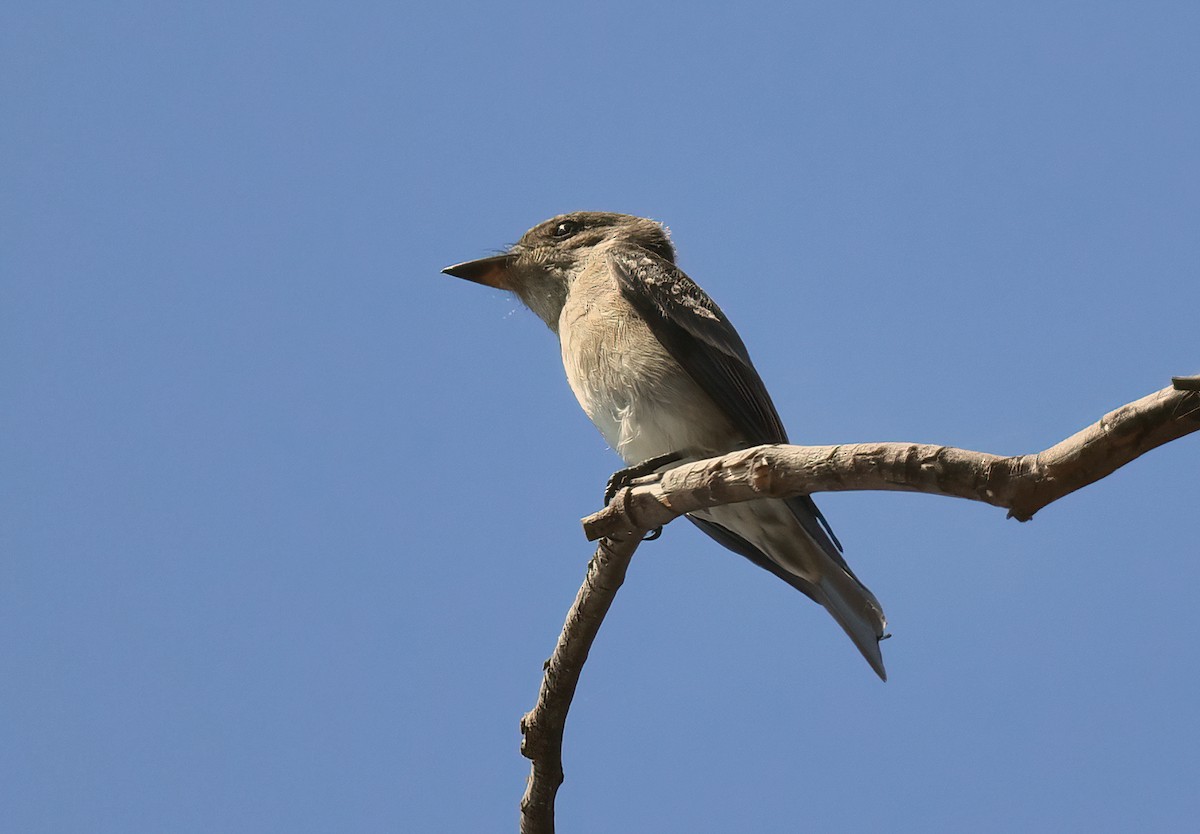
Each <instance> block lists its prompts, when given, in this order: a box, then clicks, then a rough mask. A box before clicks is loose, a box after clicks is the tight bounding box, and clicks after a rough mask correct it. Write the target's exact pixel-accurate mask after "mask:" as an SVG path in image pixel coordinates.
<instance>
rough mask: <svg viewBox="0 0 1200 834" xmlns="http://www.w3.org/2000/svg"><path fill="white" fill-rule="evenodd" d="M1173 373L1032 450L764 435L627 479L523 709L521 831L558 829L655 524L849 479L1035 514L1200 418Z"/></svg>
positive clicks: (596, 519) (1188, 380) (596, 520)
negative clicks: (606, 661) (577, 717)
mask: <svg viewBox="0 0 1200 834" xmlns="http://www.w3.org/2000/svg"><path fill="white" fill-rule="evenodd" d="M1172 383H1173V385H1172V387H1171V388H1164V389H1163V390H1161V391H1157V392H1155V393H1153V394H1151V395H1149V396H1147V397H1143V398H1142V399H1140V400H1137V401H1136V402H1132V403H1129V404H1128V405H1125V406H1122V407H1121V408H1118V409H1117V410H1116V411H1113V412H1111V413H1109V414H1106V415H1105V416H1104V417H1102V418H1101V419H1100V420H1099V422H1097V423H1094V424H1093V425H1091V426H1088V427H1087V428H1086V429H1084V430H1083V431H1080V432H1078V433H1076V434H1074V435H1072V436H1071V437H1068V438H1067V439H1066V440H1064V441H1062V442H1061V443H1057V444H1055V445H1054V446H1051V447H1050V448H1049V449H1046V450H1045V451H1042V452H1038V453H1036V454H1031V455H1018V456H1013V457H1003V456H999V455H991V454H987V453H984V452H972V451H967V450H965V449H956V448H953V447H950V446H930V445H924V444H917V443H856V444H853V445H844V446H756V447H754V448H752V449H745V450H742V451H738V452H733V453H731V454H727V455H723V456H721V457H718V458H711V459H709V460H702V461H696V462H694V463H688V464H684V465H682V466H677V467H675V468H673V469H669V470H667V471H666V472H663V473H661V474H656V475H650V476H647V477H645V478H639V479H637V480H636V481H634V483H633V485H632V486H629V487H626V488H624V489H621V490H620V491H619V492H617V494H616V495H615V496H614V497H613V499H612V501H611V502H610V503H609V505H608V506H607V507H605V508H604V509H603V510H601V511H600V512H598V513H595V514H593V515H591V516H588V517H587V518H585V519H584V520H583V526H584V531H585V532H586V533H587V536H588V539H589V540H591V541H595V540H596V539H602V540H601V542H600V546H599V548H598V549H597V550H596V554H595V555H594V556H593V557H592V561H591V563H590V564H589V565H588V573H587V578H586V579H585V580H584V583H583V587H581V588H580V589H579V594H578V595H577V596H576V598H575V604H574V605H572V606H571V610H570V612H568V614H567V621H566V623H565V624H564V625H563V630H562V634H561V635H559V638H558V645H557V646H556V647H555V649H554V654H553V656H552V657H551V658H550V660H548V661H547V662H546V675H545V678H544V679H543V680H542V687H541V691H540V692H539V693H538V701H537V705H536V706H534V708H533V710H531V711H530V712H529V713H528V714H527V715H526V716H525V717H524V718H523V719H522V720H521V732H522V733H523V734H524V737H525V738H524V742H523V743H522V745H521V752H522V753H523V754H524V755H525V756H526V757H527V758H529V759H530V760H532V762H533V768H532V773H531V775H530V778H529V784H528V786H527V788H526V791H525V796H524V798H523V799H522V800H521V832H522V834H552V832H553V831H554V796H555V794H556V792H557V791H558V787H559V785H561V784H562V781H563V770H562V738H563V728H564V725H565V723H566V718H567V711H568V710H569V709H570V706H571V699H572V698H573V697H574V694H575V686H576V684H577V683H578V682H579V675H580V672H581V671H582V669H583V664H584V661H586V660H587V655H588V651H589V650H590V649H591V646H592V642H593V640H595V638H596V634H597V632H598V631H599V630H600V625H601V623H602V622H603V620H604V616H605V614H606V613H607V612H608V609H609V606H610V605H611V604H612V600H613V597H614V596H615V595H616V592H617V589H618V588H620V587H621V583H622V582H623V581H624V579H625V571H626V568H627V567H628V566H629V561H630V559H631V558H632V557H633V552H634V550H635V549H636V548H637V545H638V543H639V542H640V541H641V538H642V536H643V535H644V533H645V532H646V531H647V530H651V529H653V528H655V527H659V526H661V525H663V524H666V523H667V522H669V521H671V520H672V519H674V518H678V517H679V516H681V515H683V514H684V513H689V512H693V511H695V510H700V509H704V508H706V507H713V506H717V505H720V504H731V503H736V502H738V501H750V500H753V499H756V498H786V497H788V496H792V495H801V494H807V493H813V492H829V491H844V490H903V491H908V492H924V493H928V494H930V495H946V496H952V497H957V498H968V499H971V500H973V501H983V502H984V503H987V504H991V505H993V506H996V507H1001V508H1004V509H1007V510H1008V515H1009V517H1011V518H1016V519H1018V520H1020V521H1028V520H1029V519H1031V518H1032V517H1033V515H1034V513H1036V512H1038V511H1039V510H1040V509H1042V508H1043V507H1045V506H1046V505H1047V504H1050V503H1051V502H1053V501H1056V500H1058V499H1059V498H1062V497H1063V496H1064V495H1067V494H1069V493H1071V492H1074V491H1075V490H1077V489H1080V488H1082V487H1085V486H1087V485H1088V484H1090V483H1094V482H1095V481H1098V480H1100V479H1101V478H1103V477H1105V476H1107V475H1110V474H1112V473H1113V472H1114V471H1116V470H1117V469H1119V468H1120V467H1122V466H1124V465H1125V464H1126V463H1129V461H1131V460H1133V459H1134V458H1136V457H1138V456H1140V455H1143V454H1145V453H1146V452H1148V451H1150V450H1151V449H1154V448H1156V447H1158V446H1161V445H1162V444H1164V443H1167V442H1169V441H1171V440H1175V439H1176V438H1179V437H1182V436H1184V435H1186V434H1190V433H1191V432H1194V431H1197V430H1200V376H1193V377H1174V378H1173V379H1172Z"/></svg>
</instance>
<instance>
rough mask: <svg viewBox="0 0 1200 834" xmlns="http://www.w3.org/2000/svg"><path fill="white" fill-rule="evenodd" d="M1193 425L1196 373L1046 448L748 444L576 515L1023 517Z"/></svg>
mask: <svg viewBox="0 0 1200 834" xmlns="http://www.w3.org/2000/svg"><path fill="white" fill-rule="evenodd" d="M1197 429H1200V377H1177V378H1176V380H1175V384H1174V386H1173V387H1171V388H1164V389H1162V390H1161V391H1157V392H1155V393H1153V394H1151V395H1149V396H1147V397H1143V398H1142V399H1140V400H1137V401H1136V402H1132V403H1130V404H1129V405H1125V406H1122V407H1121V408H1118V409H1117V410H1116V411H1113V412H1111V413H1109V414H1106V415H1104V417H1102V418H1100V421H1099V422H1097V423H1094V424H1092V425H1090V426H1088V427H1087V428H1086V429H1084V430H1083V431H1081V432H1078V433H1077V434H1074V435H1072V436H1071V437H1068V438H1067V439H1066V440H1064V441H1062V442H1061V443H1057V444H1055V445H1053V446H1051V447H1050V448H1049V449H1046V450H1045V451H1042V452H1038V453H1036V454H1031V455H1017V456H1013V457H1002V456H1000V455H990V454H987V453H985V452H972V451H968V450H966V449H956V448H954V447H951V446H930V445H925V444H918V443H855V444H852V445H843V446H755V447H754V448H751V449H743V450H741V451H738V452H733V453H730V454H727V455H723V456H721V457H718V458H710V459H708V460H701V461H696V462H694V463H687V464H683V465H682V466H677V467H675V468H673V469H668V470H667V471H666V472H663V473H660V474H655V475H649V476H646V477H644V478H639V479H637V480H636V481H634V484H633V486H632V487H626V488H625V489H623V490H621V491H620V492H618V493H617V494H616V495H615V496H614V497H613V500H612V502H611V503H610V504H609V505H608V506H607V507H605V508H604V509H603V510H601V511H600V512H598V513H595V514H593V515H590V516H588V517H587V518H585V519H584V520H583V529H584V532H585V533H586V534H587V537H588V539H589V540H593V541H594V540H595V539H597V538H600V537H601V536H610V535H633V534H635V533H636V531H638V530H649V529H653V528H655V527H659V526H661V525H663V524H666V523H667V522H668V521H671V520H672V519H674V518H678V517H679V516H681V515H683V514H684V513H690V512H694V511H696V510H702V509H705V508H707V507H714V506H717V505H720V504H733V503H737V502H739V501H750V500H753V499H755V498H787V497H790V496H793V495H805V494H809V493H813V492H841V491H847V490H892V491H895V490H901V491H906V492H924V493H927V494H929V495H946V496H950V497H954V498H968V499H970V500H972V501H982V502H984V503H985V504H991V505H992V506H995V507H1001V508H1003V509H1006V510H1008V515H1009V517H1010V518H1016V519H1017V520H1019V521H1028V520H1029V519H1031V518H1033V515H1034V513H1036V512H1037V511H1038V510H1040V509H1042V508H1043V507H1045V506H1046V505H1047V504H1050V503H1051V502H1053V501H1057V500H1058V499H1059V498H1062V497H1063V496H1064V495H1067V494H1069V493H1072V492H1074V491H1075V490H1077V489H1080V488H1082V487H1085V486H1087V485H1088V484H1090V483H1094V482H1095V481H1098V480H1100V479H1101V478H1103V477H1105V476H1107V475H1110V474H1112V473H1113V472H1114V471H1116V470H1117V469H1119V468H1120V467H1122V466H1124V465H1125V464H1127V463H1129V461H1131V460H1133V459H1134V458H1136V457H1139V456H1141V455H1143V454H1145V453H1146V452H1148V451H1150V450H1151V449H1154V448H1156V447H1158V446H1161V445H1162V444H1164V443H1167V442H1168V441H1171V440H1175V439H1176V438H1178V437H1182V436H1184V435H1185V434H1189V433H1191V432H1194V431H1196V430H1197Z"/></svg>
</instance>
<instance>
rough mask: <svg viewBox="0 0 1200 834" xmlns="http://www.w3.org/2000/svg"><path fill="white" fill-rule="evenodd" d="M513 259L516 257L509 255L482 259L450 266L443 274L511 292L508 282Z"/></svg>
mask: <svg viewBox="0 0 1200 834" xmlns="http://www.w3.org/2000/svg"><path fill="white" fill-rule="evenodd" d="M513 258H514V256H513V255H511V254H509V253H505V254H503V255H493V256H492V257H490V258H480V259H479V260H477V261H466V262H465V263H461V264H455V265H454V266H448V267H446V268H445V269H443V270H442V272H444V273H446V274H447V275H453V276H454V277H455V278H466V279H467V280H468V281H474V282H475V283H476V284H483V285H484V286H485V287H495V288H496V289H498V290H510V289H512V286H511V284H510V283H509V280H508V279H509V273H508V268H509V267H510V266H512V262H513Z"/></svg>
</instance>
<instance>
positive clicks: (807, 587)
mask: <svg viewBox="0 0 1200 834" xmlns="http://www.w3.org/2000/svg"><path fill="white" fill-rule="evenodd" d="M688 518H689V519H690V520H691V521H692V522H693V523H694V524H696V526H698V527H699V528H700V529H701V530H703V531H704V532H705V533H707V534H708V535H709V536H711V537H712V538H714V539H716V540H717V541H718V542H720V543H721V544H723V545H724V546H725V547H727V548H729V549H730V550H732V551H734V552H735V553H740V554H741V555H743V556H745V557H746V558H747V559H749V560H750V561H751V562H754V564H756V565H758V566H759V567H761V568H764V569H766V570H768V571H770V572H771V573H773V574H775V575H776V576H778V577H779V578H780V579H782V580H783V581H784V582H786V583H788V584H789V585H791V586H792V587H793V588H796V589H797V590H799V591H801V592H802V593H804V594H805V595H807V596H808V597H810V598H812V599H813V600H814V601H816V602H818V603H820V604H821V605H822V606H824V608H825V610H826V611H828V612H829V613H830V614H831V615H832V616H833V619H834V620H836V621H837V624H838V625H840V626H841V627H842V630H843V631H845V632H846V634H847V635H848V636H849V637H850V639H851V640H852V641H854V645H855V646H857V647H858V650H859V651H860V652H861V653H862V656H863V657H864V658H866V661H867V663H869V664H871V668H872V669H874V670H875V674H877V675H879V677H880V678H881V679H883V680H885V681H886V680H887V671H886V670H885V669H884V667H883V653H882V652H881V651H880V650H879V641H880V640H882V639H883V638H884V635H885V630H886V628H887V619H886V618H885V617H884V615H883V608H882V607H881V606H880V605H879V601H878V600H877V599H875V595H874V594H872V593H871V592H870V591H869V590H868V589H867V587H866V586H865V585H863V584H862V583H861V582H860V581H859V580H858V577H856V576H855V575H854V573H853V572H852V571H851V570H850V567H849V565H847V564H846V560H845V559H843V558H842V554H841V551H840V548H839V547H838V546H837V544H836V542H835V541H834V540H833V538H832V536H831V535H829V533H828V531H827V530H826V528H825V526H824V525H823V524H822V523H821V522H822V521H823V520H824V519H823V517H822V516H821V515H820V510H818V509H817V508H816V505H815V504H813V503H812V501H811V499H808V498H807V496H801V497H799V498H792V499H787V500H785V501H769V500H765V501H747V502H746V503H744V504H730V505H728V506H725V507H714V508H712V509H711V510H707V511H702V512H697V513H692V514H689V516H688ZM797 522H798V523H799V527H800V528H801V529H796V526H795V524H796V523H797ZM781 527H782V528H783V529H789V530H790V531H792V532H789V533H788V534H787V535H786V536H785V537H783V539H784V540H782V541H781V540H780V539H778V538H776V539H775V540H774V541H773V542H768V541H761V543H759V544H756V543H754V542H753V541H752V540H753V539H755V538H760V539H761V536H760V535H758V534H759V533H760V531H761V530H763V529H765V528H774V529H777V530H778V529H780V528H781Z"/></svg>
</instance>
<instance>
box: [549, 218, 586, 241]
mask: <svg viewBox="0 0 1200 834" xmlns="http://www.w3.org/2000/svg"><path fill="white" fill-rule="evenodd" d="M582 228H583V224H582V223H580V222H578V221H576V220H564V221H562V222H561V223H559V224H558V225H557V226H555V227H554V231H553V232H551V234H553V235H554V236H555V237H556V238H558V239H559V240H562V239H564V238H568V237H570V236H571V235H573V234H575V233H577V232H578V231H579V230H581V229H582Z"/></svg>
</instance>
